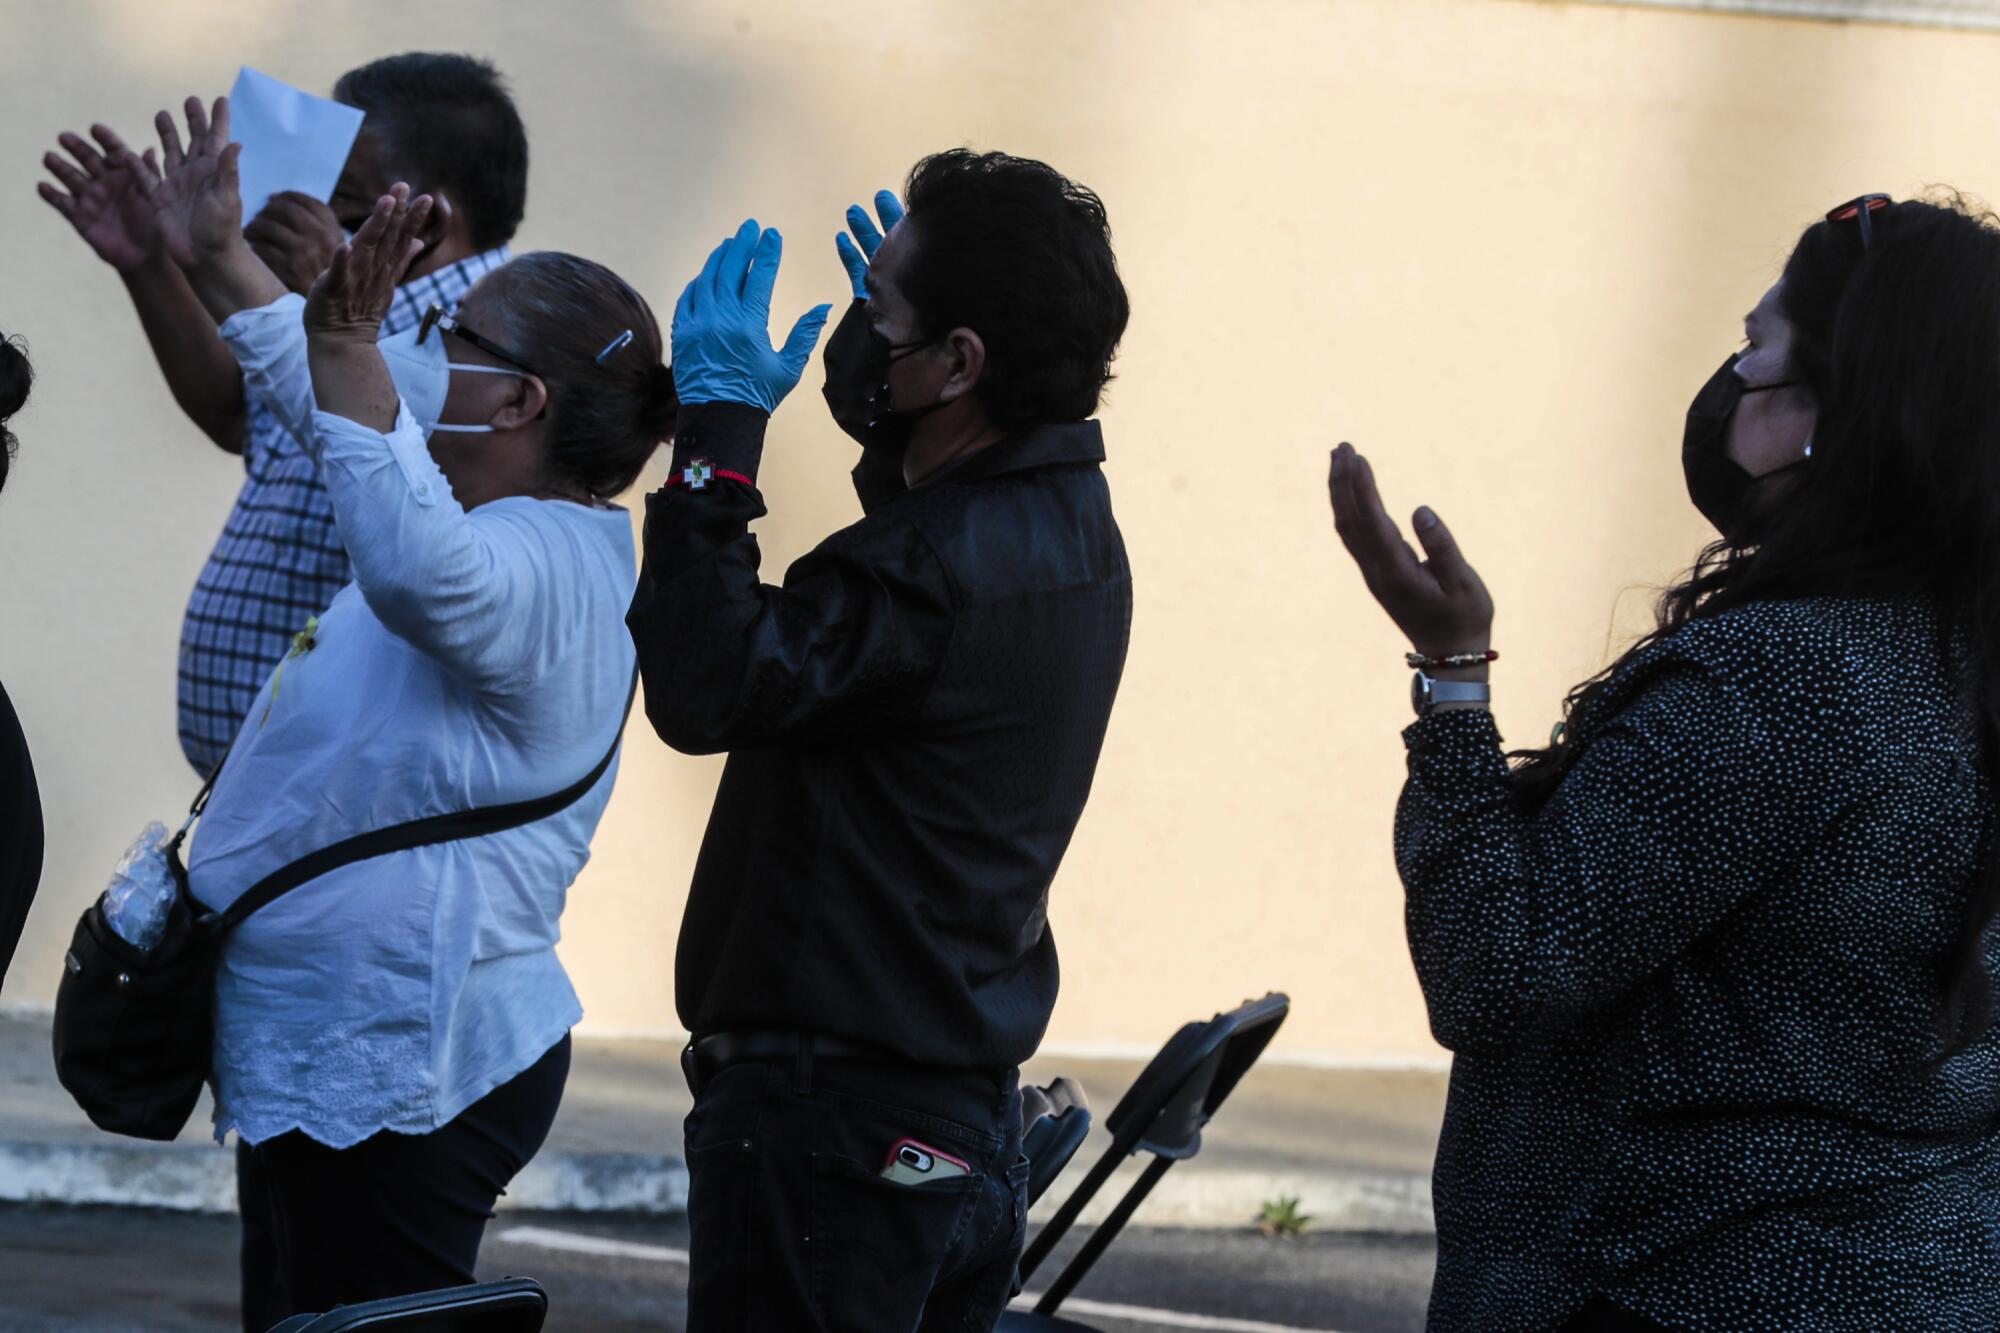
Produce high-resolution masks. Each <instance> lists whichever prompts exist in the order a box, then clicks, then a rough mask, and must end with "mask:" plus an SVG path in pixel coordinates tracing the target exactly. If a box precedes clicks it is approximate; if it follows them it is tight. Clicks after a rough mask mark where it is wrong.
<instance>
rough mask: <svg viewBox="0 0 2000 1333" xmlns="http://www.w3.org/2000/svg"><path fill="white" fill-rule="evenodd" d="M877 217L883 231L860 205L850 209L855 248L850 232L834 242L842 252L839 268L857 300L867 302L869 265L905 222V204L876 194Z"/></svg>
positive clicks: (883, 192) (886, 194) (883, 193)
mask: <svg viewBox="0 0 2000 1333" xmlns="http://www.w3.org/2000/svg"><path fill="white" fill-rule="evenodd" d="M875 214H876V216H877V217H880V218H881V219H882V229H881V230H880V231H877V230H876V229H875V224H874V223H873V222H870V221H869V220H868V212H867V210H866V209H864V208H862V207H861V205H859V204H849V205H848V206H847V229H848V231H851V232H853V233H854V241H859V242H861V244H860V245H858V246H857V245H856V244H855V243H854V241H850V240H848V239H847V232H842V233H840V234H839V235H838V236H835V237H834V238H833V248H834V249H836V250H838V251H839V252H840V264H841V267H842V268H845V269H846V270H847V280H848V281H849V282H851V283H853V284H854V299H855V300H857V301H865V300H867V299H868V265H869V264H871V263H873V262H874V260H875V252H876V251H877V250H880V249H881V248H882V238H883V237H884V236H885V235H887V234H888V232H889V228H891V227H893V226H895V225H896V224H897V223H898V222H901V221H902V220H903V201H902V200H900V199H898V198H897V197H896V196H895V195H894V194H892V193H891V192H890V191H888V190H877V191H876V192H875Z"/></svg>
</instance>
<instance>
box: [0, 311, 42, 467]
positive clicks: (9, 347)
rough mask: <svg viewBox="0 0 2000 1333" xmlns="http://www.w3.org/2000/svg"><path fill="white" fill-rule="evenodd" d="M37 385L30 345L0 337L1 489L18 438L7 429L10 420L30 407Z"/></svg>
mask: <svg viewBox="0 0 2000 1333" xmlns="http://www.w3.org/2000/svg"><path fill="white" fill-rule="evenodd" d="M34 382H35V368H34V367H33V366H31V365H29V364H28V349H27V345H26V344H25V343H23V342H22V341H21V340H20V339H19V338H6V337H0V486H4V485H6V484H7V464H8V462H9V461H10V460H11V459H12V458H13V457H14V435H13V432H11V431H9V430H8V429H7V419H8V418H9V417H11V416H13V415H14V414H15V413H16V412H18V411H20V410H21V408H22V406H23V405H25V404H26V403H27V401H28V389H29V388H30V386H32V385H33V384H34Z"/></svg>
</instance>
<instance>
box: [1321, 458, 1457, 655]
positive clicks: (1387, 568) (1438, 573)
mask: <svg viewBox="0 0 2000 1333" xmlns="http://www.w3.org/2000/svg"><path fill="white" fill-rule="evenodd" d="M1327 489H1328V491H1330V492H1331V493H1332V496H1333V526H1334V528H1335V530H1336V531H1338V532H1339V533H1340V540H1341V543H1342V544H1343V545H1345V546H1346V547H1347V553H1348V554H1349V555H1351V556H1353V557H1354V563H1355V564H1356V565H1357V566H1358V567H1359V568H1360V570H1361V578H1362V580H1363V581H1364V582H1365V583H1367V585H1368V591H1369V592H1371V593H1373V594H1374V595H1375V600H1376V601H1378V602H1380V603H1381V604H1382V609H1383V610H1384V611H1387V612H1388V613H1389V618H1390V619H1391V620H1393V621H1395V622H1396V627H1397V628H1398V629H1400V630H1402V631H1403V633H1404V634H1406V635H1408V636H1409V640H1410V646H1411V647H1413V648H1415V649H1416V650H1417V651H1418V652H1420V653H1423V654H1424V655H1426V656H1428V657H1449V656H1452V655H1454V654H1458V653H1483V652H1485V651H1486V650H1487V649H1488V648H1489V647H1491V646H1492V640H1493V598H1492V597H1491V596H1489V595H1488V594H1487V591H1486V585H1485V584H1484V583H1483V582H1481V581H1480V578H1479V575H1478V573H1477V572H1476V571H1475V570H1474V569H1473V568H1472V566H1471V565H1469V564H1467V563H1466V560H1465V557H1464V556H1463V555H1461V554H1460V553H1459V549H1458V543H1457V542H1455V541H1453V540H1452V536H1451V532H1450V531H1449V530H1448V529H1447V528H1446V527H1445V525H1444V522H1443V520H1441V519H1440V518H1438V516H1437V515H1436V514H1433V513H1432V512H1431V511H1430V510H1429V509H1419V510H1418V511H1417V514H1416V521H1415V527H1416V530H1417V540H1418V541H1419V542H1421V543H1422V544H1423V548H1424V554H1425V555H1426V556H1428V557H1429V559H1426V560H1420V559H1418V558H1417V553H1416V552H1415V551H1413V550H1411V549H1410V544H1409V543H1408V542H1406V541H1404V540H1403V535H1402V534H1401V533H1400V532H1398V531H1397V530H1396V524H1395V522H1394V520H1392V519H1391V518H1390V517H1389V512H1388V510H1386V509H1384V508H1383V507H1382V497H1381V495H1380V493H1378V492H1377V491H1376V489H1375V473H1374V471H1373V469H1371V468H1370V467H1369V466H1368V460H1367V459H1365V458H1363V457H1362V456H1361V455H1360V454H1358V453H1356V452H1355V450H1354V446H1353V445H1351V444H1343V445H1341V446H1340V447H1339V448H1338V449H1335V450H1334V451H1333V469H1332V473H1331V475H1330V476H1329V477H1328V478H1327Z"/></svg>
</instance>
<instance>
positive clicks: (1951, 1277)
mask: <svg viewBox="0 0 2000 1333" xmlns="http://www.w3.org/2000/svg"><path fill="white" fill-rule="evenodd" d="M1966 660H1967V655H1966V652H1965V649H1964V645H1963V643H1962V642H1960V641H1957V640H1955V639H1954V637H1953V636H1952V635H1951V634H1949V633H1947V632H1946V631H1945V630H1943V629H1942V628H1941V627H1940V624H1939V618H1938V617H1937V615H1936V614H1935V613H1934V612H1933V611H1932V610H1931V609H1930V608H1929V607H1928V606H1926V605H1924V604H1921V603H1892V602H1878V601H1864V600H1858V599H1820V600H1807V601H1796V602H1770V603H1761V604H1757V605H1753V606H1748V607H1743V608H1739V609H1737V610H1734V611H1731V612H1728V613H1725V614H1723V615H1719V616H1715V617H1712V618H1709V619H1706V620H1701V621H1697V622H1695V623H1693V624H1691V625H1689V626H1686V627H1684V628H1683V629H1681V630H1679V631H1677V632H1676V633H1675V634H1673V635H1672V636H1671V637H1669V638H1667V639H1665V640H1663V641H1662V642H1660V643H1657V644H1654V645H1653V646H1651V647H1650V648H1648V649H1647V650H1646V651H1645V652H1644V653H1643V654H1641V655H1640V656H1639V657H1638V658H1636V659H1635V660H1634V661H1632V662H1631V663H1628V664H1627V665H1626V666H1625V667H1624V668H1622V669H1621V671H1620V672H1619V675H1618V677H1617V678H1616V680H1615V681H1614V682H1613V685H1612V688H1611V689H1610V690H1609V691H1608V692H1607V694H1606V697H1605V698H1603V699H1602V700H1600V701H1598V702H1597V703H1596V704H1595V705H1594V706H1592V707H1590V708H1588V709H1583V710H1579V715H1578V716H1576V717H1573V718H1572V719H1571V720H1570V725H1571V728H1572V731H1573V732H1574V734H1575V735H1576V737H1577V739H1578V744H1579V746H1580V747H1581V748H1580V751H1579V753H1578V755H1577V758H1576V762H1575V764H1574V766H1573V767H1572V768H1571V769H1570V770H1569V772H1568V773H1567V774H1566V775H1565V776H1564V778H1563V780H1562V782H1561V784H1560V785H1559V786H1558V787H1557V788H1556V790H1555V792H1554V793H1553V795H1551V796H1550V797H1549V798H1548V800H1547V801H1546V803H1545V804H1543V805H1542V807H1541V808H1540V809H1539V810H1533V811H1528V810H1523V809H1520V808H1518V807H1517V804H1516V802H1515V800H1514V799H1513V796H1512V794H1511V793H1510V784H1509V777H1508V766H1507V763H1506V761H1505V759H1504V758H1503V756H1502V752H1501V743H1500V737H1499V735H1498V733H1497V732H1496V731H1495V730H1494V726H1493V721H1492V717H1491V715H1490V714H1488V713H1485V712H1481V711H1469V712H1468V711H1461V712H1440V713H1433V714H1432V715H1431V716H1429V717H1427V718H1425V719H1423V720H1421V721H1419V722H1418V723H1416V725H1414V726H1412V727H1411V728H1410V729H1409V730H1408V732H1407V733H1405V740H1406V741H1407V743H1408V746H1409V781H1408V783H1407V785H1406V786H1405V788H1404V791H1403V796H1402V800H1401V803H1400V805H1399V806H1398V810H1397V818H1396V859H1397V866H1398V869H1399V870H1400V871H1401V874H1402V878H1403V883H1404V886H1405V889H1406V891H1407V924H1408V928H1409V937H1410V951H1411V954H1412V957H1413V959H1414V961H1415V964H1416V970H1417V975H1418V978H1419V980H1420V981H1421V983H1422V985H1423V991H1424V998H1425V1001H1426V1003H1427V1005H1428V1007H1429V1012H1430V1019H1431V1027H1432V1031H1433V1032H1434V1033H1435V1034H1436V1035H1437V1038H1438V1040H1439V1041H1441V1042H1442V1043H1443V1044H1444V1045H1446V1046H1448V1047H1450V1048H1451V1049H1452V1050H1453V1051H1454V1052H1455V1055H1456V1058H1455V1060H1454V1063H1453V1067H1452V1076H1451V1095H1450V1100H1449V1103H1448V1105H1447V1108H1446V1111H1445V1122H1444V1131H1443V1135H1442V1138H1441V1140H1440V1143H1439V1146H1438V1158H1437V1168H1436V1175H1435V1181H1434V1189H1435V1197H1436V1202H1437V1223H1438V1272H1437V1281H1436V1285H1435V1287H1434V1289H1433V1295H1432V1304H1431V1327H1432V1328H1433V1329H1438V1330H1456V1329H1477V1330H1482V1333H1502V1331H1503V1330H1515V1329H1518V1330H1537V1331H1539V1330H1545V1329H1553V1328H1556V1327H1558V1326H1559V1325H1560V1324H1561V1323H1562V1322H1563V1321H1564V1319H1565V1318H1566V1317H1567V1316H1568V1315H1569V1314H1571V1313H1573V1312H1574V1311H1575V1310H1576V1309H1577V1308H1578V1307H1579V1306H1581V1305H1583V1304H1584V1303H1585V1302H1586V1301H1587V1300H1588V1299H1589V1298H1590V1297H1591V1296H1592V1295H1594V1294H1598V1293H1602V1294H1604V1295H1606V1296H1608V1297H1610V1298H1611V1299H1612V1300H1614V1301H1615V1302H1617V1303H1618V1304H1620V1305H1622V1306H1624V1307H1626V1308H1628V1309H1630V1310H1632V1311H1634V1312H1637V1313H1639V1314H1643V1315H1646V1316H1648V1317H1650V1318H1652V1319H1655V1320H1658V1321H1659V1322H1661V1323H1663V1324H1666V1325H1667V1326H1669V1327H1670V1328H1675V1329H1684V1330H1689V1333H1706V1331H1708V1330H1717V1331H1720V1330H1729V1331H1730V1333H1762V1331H1763V1330H1770V1331H1771V1333H1778V1331H1779V1330H1783V1333H1802V1331H1804V1333H1810V1331H1811V1330H1821V1329H1825V1330H1833V1329H1839V1330H1847V1329H1857V1330H1859V1329H1866V1330H1871V1331H1872V1330H1889V1329H1895V1330H1912V1329H1982V1330H1991V1329H2000V1151H1996V1146H2000V1059H1996V1054H2000V1046H1996V1043H1995V1041H1994V1040H1993V1038H1992V1037H1991V1035H1989V1036H1988V1037H1987V1038H1985V1039H1983V1040H1981V1041H1980V1042H1978V1043H1976V1044H1975V1045H1974V1046H1973V1047H1972V1048H1971V1049H1970V1050H1969V1051H1967V1052H1966V1053H1965V1054H1963V1055H1961V1056H1959V1057H1958V1058H1956V1059H1954V1060H1952V1061H1950V1062H1949V1063H1947V1064H1946V1065H1945V1066H1944V1067H1943V1068H1942V1070H1940V1071H1938V1072H1934V1073H1926V1072H1924V1071H1923V1070H1922V1068H1921V1066H1922V1063H1923V1062H1924V1060H1925V1059H1926V1057H1928V1056H1929V1055H1931V1054H1933V1053H1934V1052H1935V1050H1936V1038H1935V1036H1934V1031H1935V1029H1934V1023H1935V1016H1936V1015H1937V1013H1938V1011H1939V1008H1940V990H1939V985H1938V981H1937V968H1938V960H1939V958H1940V956H1941V954H1942V953H1943V951H1944V949H1945V947H1946V944H1947V942H1948V941H1949V940H1950V939H1951V937H1952V935H1953V933H1954V927H1955V923H1956V921H1957V919H1958V917H1959V914H1960V912H1961V910H1962V908H1963V906H1964V904H1965V900H1966V896H1967V893H1968V891H1969V889H1970V885H1971V881H1972V878H1973V876H1974V874H1975V872H1976V869H1977V866H1978V863H1979V850H1980V847H1981V845H1982V843H1983V842H1984V841H1985V839H1986V837H1987V835H1988V832H1989V827H1990V825H1991V822H1992V816H1993V808H1992V806H1993V796H1992V791H1991V789H1990V788H1989V786H1988V783H1987V778H1986V775H1985V772H1984V766H1983V763H1982V760H1981V757H1980V747H1979V741H1978V731H1977V722H1976V716H1975V713H1974V710H1973V707H1972V705H1971V703H1970V701H1969V699H1968V698H1967V696H1966V694H1965V692H1964V682H1965V679H1966V676H1967V672H1966V669H1965V667H1964V663H1965V662H1966ZM1996 961H2000V960H1996ZM1989 965H1991V963H1989Z"/></svg>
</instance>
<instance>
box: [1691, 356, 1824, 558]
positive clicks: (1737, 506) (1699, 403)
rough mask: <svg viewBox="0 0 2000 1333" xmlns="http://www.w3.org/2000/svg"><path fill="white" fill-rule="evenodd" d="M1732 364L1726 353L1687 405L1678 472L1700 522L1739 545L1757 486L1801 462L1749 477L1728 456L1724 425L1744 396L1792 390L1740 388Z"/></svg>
mask: <svg viewBox="0 0 2000 1333" xmlns="http://www.w3.org/2000/svg"><path fill="white" fill-rule="evenodd" d="M1737 360H1738V357H1737V356H1736V354H1734V353H1732V354H1731V355H1730V357H1729V359H1728V360H1726V361H1724V362H1723V363H1722V369H1720V370H1718V371H1716V372H1715V373H1714V374H1713V375H1711V376H1709V377H1708V383H1706V384H1704V385H1702V386H1701V392H1699V393H1697V394H1696V395H1695V396H1694V402H1693V403H1691V404H1689V406H1688V414H1687V431H1686V433H1685V434H1684V435H1682V437H1681V471H1682V473H1683V474H1684V475H1685V476H1686V477H1687V489H1688V499H1690V500H1692V501H1694V507H1695V508H1696V509H1699V510H1700V511H1701V516H1702V517H1703V518H1705V519H1707V520H1708V521H1709V522H1710V523H1712V524H1714V525H1715V530H1716V531H1717V532H1719V533H1721V534H1722V535H1723V536H1724V537H1727V538H1728V539H1729V540H1731V541H1735V542H1740V541H1742V540H1744V538H1745V536H1746V533H1747V530H1748V527H1749V524H1750V520H1751V518H1752V517H1753V516H1754V512H1755V511H1754V505H1753V503H1752V502H1753V501H1754V499H1755V497H1756V493H1757V488H1758V483H1759V482H1762V481H1764V480H1767V479H1768V478H1771V477H1775V476H1777V475H1778V474H1779V473H1781V472H1789V471H1791V470H1792V468H1795V467H1800V466H1803V465H1804V463H1805V460H1804V459H1800V460H1799V461H1798V462H1797V463H1791V464H1787V465H1786V466H1785V467H1781V468H1779V469H1777V470H1776V471H1774V472H1767V473H1765V474H1764V476H1762V477H1753V476H1751V475H1750V474H1749V473H1748V472H1747V471H1745V470H1744V468H1743V465H1742V464H1741V463H1738V462H1737V461H1736V460H1735V459H1733V458H1731V457H1730V456H1729V421H1730V418H1732V417H1734V416H1735V415H1736V409H1737V407H1738V405H1739V404H1741V403H1742V401H1743V398H1744V396H1745V395H1747V394H1753V393H1768V392H1770V391H1771V390H1772V389H1786V388H1790V387H1792V384H1793V381H1790V380H1787V381H1785V382H1784V383H1782V384H1760V385H1758V386H1757V387H1756V388H1754V389H1752V388H1746V387H1745V386H1744V383H1743V378H1742V376H1740V375H1738V374H1737V373H1736V362H1737Z"/></svg>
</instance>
